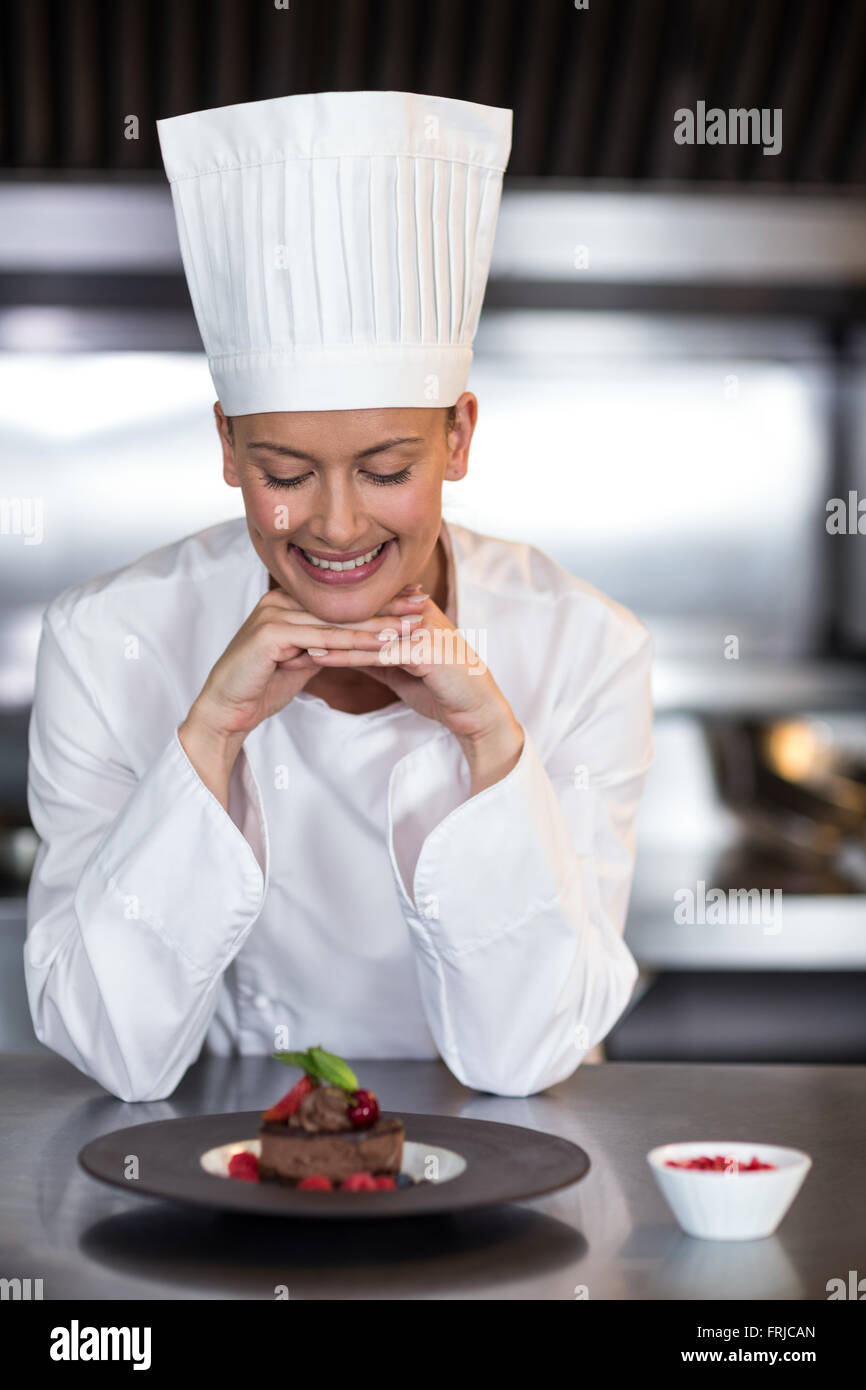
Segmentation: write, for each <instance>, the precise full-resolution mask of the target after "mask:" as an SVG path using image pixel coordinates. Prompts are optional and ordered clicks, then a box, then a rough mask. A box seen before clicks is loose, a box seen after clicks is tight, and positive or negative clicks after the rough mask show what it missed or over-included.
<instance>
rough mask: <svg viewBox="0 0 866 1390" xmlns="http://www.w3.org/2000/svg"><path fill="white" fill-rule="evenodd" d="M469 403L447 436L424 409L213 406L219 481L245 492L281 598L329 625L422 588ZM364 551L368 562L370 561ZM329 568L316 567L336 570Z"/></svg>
mask: <svg viewBox="0 0 866 1390" xmlns="http://www.w3.org/2000/svg"><path fill="white" fill-rule="evenodd" d="M476 413H477V402H476V399H475V397H474V396H473V395H471V393H469V392H466V393H464V395H463V396H461V397H460V400H459V401H458V402H457V422H456V426H455V428H454V430H453V431H452V432H451V434H450V435H448V436H446V433H445V424H446V419H447V415H448V411H447V410H446V409H444V408H442V407H437V408H434V409H409V408H406V409H403V408H396V409H382V410H329V411H284V412H280V411H268V412H267V413H265V414H262V415H238V416H235V417H234V420H233V428H232V434H230V433H229V430H228V426H227V423H226V421H225V417H224V415H223V413H222V410H221V409H220V407H219V405H217V406H215V414H216V416H217V424H218V427H219V430H220V437H221V440H222V445H223V471H224V476H225V480H226V482H227V483H229V484H230V486H232V487H239V488H240V489H241V491H242V493H243V498H244V506H245V508H246V514H247V525H248V527H249V531H250V537H251V539H252V542H253V545H254V546H255V549H256V551H257V553H258V555H259V557H260V559H261V560H262V562H263V563H264V564H265V566H266V567H267V569H268V570H269V571H270V573H271V575H272V576H273V578H274V579H275V580H276V582H277V583H278V584H279V586H280V588H282V589H284V590H285V591H286V593H288V594H291V596H292V597H293V598H295V599H296V600H297V601H298V602H299V603H300V604H301V606H302V607H303V608H305V609H306V610H307V611H308V612H311V613H315V614H316V615H317V616H318V617H321V618H324V619H329V620H331V621H333V622H345V621H351V620H353V619H360V618H365V617H372V616H373V614H375V613H376V612H378V611H379V609H381V608H382V607H383V605H384V604H386V603H387V602H389V600H390V599H391V598H393V597H394V595H395V594H396V593H397V592H398V591H399V590H400V589H402V588H403V586H404V585H405V584H413V583H416V582H420V583H422V584H425V585H427V584H429V583H430V582H432V576H435V573H436V568H435V564H436V562H435V557H434V551H435V547H436V540H437V537H438V535H439V528H440V524H441V516H442V510H441V507H442V483H443V481H444V480H445V479H446V478H447V479H448V480H449V481H453V480H456V479H457V478H462V477H463V475H464V473H465V472H466V464H467V459H468V449H469V441H470V439H471V436H472V431H473V429H474V425H475V418H476ZM370 552H375V553H373V554H372V555H371V554H370ZM361 557H367V558H366V559H365V560H364V562H363V563H361V564H355V565H354V566H352V567H347V568H341V569H335V568H332V567H326V566H322V565H321V564H320V565H317V564H316V563H315V559H316V558H318V559H320V560H322V559H325V560H329V561H330V560H333V561H336V562H337V563H340V564H345V563H346V562H347V561H349V560H350V559H356V558H357V559H360V558H361Z"/></svg>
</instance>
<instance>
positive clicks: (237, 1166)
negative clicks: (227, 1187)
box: [229, 1149, 259, 1182]
mask: <svg viewBox="0 0 866 1390" xmlns="http://www.w3.org/2000/svg"><path fill="white" fill-rule="evenodd" d="M229 1177H230V1178H242V1179H243V1180H244V1182H257V1181H258V1177H259V1160H258V1159H257V1158H256V1156H255V1154H251V1153H250V1152H249V1150H248V1149H244V1150H243V1152H242V1153H239V1154H233V1155H232V1157H231V1158H230V1159H229Z"/></svg>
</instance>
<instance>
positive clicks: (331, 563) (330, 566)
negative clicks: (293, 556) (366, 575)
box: [298, 541, 385, 570]
mask: <svg viewBox="0 0 866 1390" xmlns="http://www.w3.org/2000/svg"><path fill="white" fill-rule="evenodd" d="M384 544H385V542H384V541H383V542H382V545H384ZM382 545H377V546H376V549H375V550H368V551H367V554H366V555H359V556H357V558H356V559H354V560H317V559H316V556H315V555H310V554H308V552H307V551H306V550H303V549H302V548H301V547H298V548H299V549H301V553H302V555H303V556H304V559H305V560H309V562H310V564H311V565H315V566H316V568H317V569H320V570H356V569H357V568H358V566H359V565H367V564H369V562H370V561H371V560H374V559H375V558H376V556H377V555H378V554H379V551H380V550H381V549H382Z"/></svg>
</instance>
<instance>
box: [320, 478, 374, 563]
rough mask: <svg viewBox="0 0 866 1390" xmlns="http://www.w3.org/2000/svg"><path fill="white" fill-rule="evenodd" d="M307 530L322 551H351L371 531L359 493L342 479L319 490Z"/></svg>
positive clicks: (324, 485)
mask: <svg viewBox="0 0 866 1390" xmlns="http://www.w3.org/2000/svg"><path fill="white" fill-rule="evenodd" d="M306 529H307V530H308V531H309V533H310V535H311V536H314V537H315V538H316V541H317V542H318V543H321V547H322V549H323V550H351V549H352V548H353V546H356V543H357V544H362V543H363V540H364V537H365V536H369V534H370V526H369V525H368V523H367V519H366V517H365V515H364V512H363V511H362V509H361V507H360V504H359V499H358V496H357V493H356V492H355V490H354V489H353V488H352V486H351V485H350V484H347V483H345V482H343V481H337V482H335V483H332V484H330V485H329V484H322V486H321V487H320V488H318V489H317V497H316V500H315V501H314V503H313V507H312V510H311V512H310V516H309V519H308V522H307V527H306Z"/></svg>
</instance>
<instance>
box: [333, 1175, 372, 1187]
mask: <svg viewBox="0 0 866 1390" xmlns="http://www.w3.org/2000/svg"><path fill="white" fill-rule="evenodd" d="M340 1191H341V1192H375V1191H376V1179H375V1178H374V1177H372V1176H371V1174H370V1173H350V1174H349V1176H348V1177H347V1178H344V1179H343V1181H342V1182H341V1183H340Z"/></svg>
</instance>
